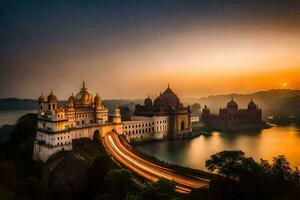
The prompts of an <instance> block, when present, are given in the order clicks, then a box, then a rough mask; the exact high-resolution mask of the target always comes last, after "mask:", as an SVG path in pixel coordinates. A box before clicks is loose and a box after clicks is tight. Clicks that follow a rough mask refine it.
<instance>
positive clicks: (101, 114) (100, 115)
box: [94, 93, 108, 123]
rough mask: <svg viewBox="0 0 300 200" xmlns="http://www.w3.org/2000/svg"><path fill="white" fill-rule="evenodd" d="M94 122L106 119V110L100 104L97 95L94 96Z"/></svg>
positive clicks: (103, 121)
mask: <svg viewBox="0 0 300 200" xmlns="http://www.w3.org/2000/svg"><path fill="white" fill-rule="evenodd" d="M94 109H95V122H96V123H105V122H107V120H108V110H107V109H106V108H105V107H104V106H103V105H102V101H101V97H100V96H99V95H98V93H97V95H96V96H95V98H94Z"/></svg>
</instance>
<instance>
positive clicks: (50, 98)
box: [47, 90, 57, 101]
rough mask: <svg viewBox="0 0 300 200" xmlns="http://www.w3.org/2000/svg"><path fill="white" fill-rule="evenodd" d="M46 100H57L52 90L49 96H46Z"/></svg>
mask: <svg viewBox="0 0 300 200" xmlns="http://www.w3.org/2000/svg"><path fill="white" fill-rule="evenodd" d="M47 100H48V101H57V97H56V96H55V95H54V94H53V92H52V90H51V93H50V94H49V96H48V97H47Z"/></svg>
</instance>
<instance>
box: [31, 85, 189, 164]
mask: <svg viewBox="0 0 300 200" xmlns="http://www.w3.org/2000/svg"><path fill="white" fill-rule="evenodd" d="M170 92H171V93H170ZM158 98H159V102H158V101H157V102H158V103H159V105H158V104H157V103H156V104H153V105H152V101H151V106H150V105H149V104H150V98H147V99H146V100H145V104H146V105H145V106H144V107H145V109H146V110H143V106H140V105H137V106H136V112H135V115H134V116H132V118H131V119H132V121H121V113H120V109H119V107H118V106H117V107H116V108H115V109H114V113H113V114H112V115H109V114H108V109H107V108H105V107H104V105H102V102H101V97H100V96H99V95H98V94H97V95H96V96H95V97H93V95H92V94H91V93H89V92H88V90H87V88H86V87H85V84H84V83H83V84H82V88H81V89H80V91H79V92H78V93H77V94H76V95H75V96H74V95H71V96H70V97H69V99H68V101H67V103H66V105H65V106H64V107H62V106H59V103H58V99H57V97H56V96H55V95H54V94H53V92H52V91H51V93H50V94H49V96H48V97H47V98H45V97H44V96H43V95H41V96H40V97H39V99H38V119H37V132H36V140H35V144H34V150H33V159H35V160H41V161H43V162H46V161H47V159H48V158H49V157H50V156H51V155H53V154H55V153H57V152H59V151H62V150H72V141H73V140H74V139H79V138H90V139H93V138H94V137H95V134H100V135H99V136H101V137H103V136H104V135H105V133H107V132H109V131H114V132H116V133H118V134H119V135H124V137H125V138H126V139H127V140H128V141H129V142H132V141H144V140H154V139H157V140H161V139H167V138H180V137H182V136H186V135H188V134H191V131H192V128H191V120H190V119H191V117H190V109H189V107H183V105H182V104H181V103H180V101H179V98H178V97H177V96H176V95H175V94H174V93H173V92H172V91H171V89H170V88H169V87H168V89H167V90H166V91H165V92H164V93H163V94H161V95H160V96H159V97H158ZM164 98H165V99H164ZM168 98H169V99H168ZM172 98H173V100H174V99H175V100H176V102H174V101H171V100H172ZM170 99H171V100H170ZM170 102H171V103H172V105H171V104H170ZM174 103H175V104H176V105H175V104H174ZM169 104H170V105H169ZM173 104H174V105H173ZM149 106H150V107H151V108H150V107H149ZM148 107H149V108H148ZM141 108H142V109H141ZM147 109H148V110H147ZM157 109H158V110H157ZM141 110H142V111H147V112H146V113H145V114H143V112H141ZM150 110H151V112H148V111H150Z"/></svg>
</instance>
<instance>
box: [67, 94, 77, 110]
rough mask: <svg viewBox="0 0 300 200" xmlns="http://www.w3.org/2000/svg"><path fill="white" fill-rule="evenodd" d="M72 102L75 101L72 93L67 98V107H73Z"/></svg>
mask: <svg viewBox="0 0 300 200" xmlns="http://www.w3.org/2000/svg"><path fill="white" fill-rule="evenodd" d="M74 103H75V98H74V95H73V94H72V96H70V97H69V99H68V104H67V105H68V107H73V106H74Z"/></svg>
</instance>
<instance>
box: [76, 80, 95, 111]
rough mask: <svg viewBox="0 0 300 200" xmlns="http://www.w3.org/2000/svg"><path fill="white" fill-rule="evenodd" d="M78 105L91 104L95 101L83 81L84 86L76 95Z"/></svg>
mask: <svg viewBox="0 0 300 200" xmlns="http://www.w3.org/2000/svg"><path fill="white" fill-rule="evenodd" d="M75 102H76V105H84V106H87V105H91V104H92V103H93V95H92V94H91V93H89V92H88V91H87V89H86V87H85V84H84V82H83V83H82V88H81V90H80V92H78V93H77V94H76V96H75Z"/></svg>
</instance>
